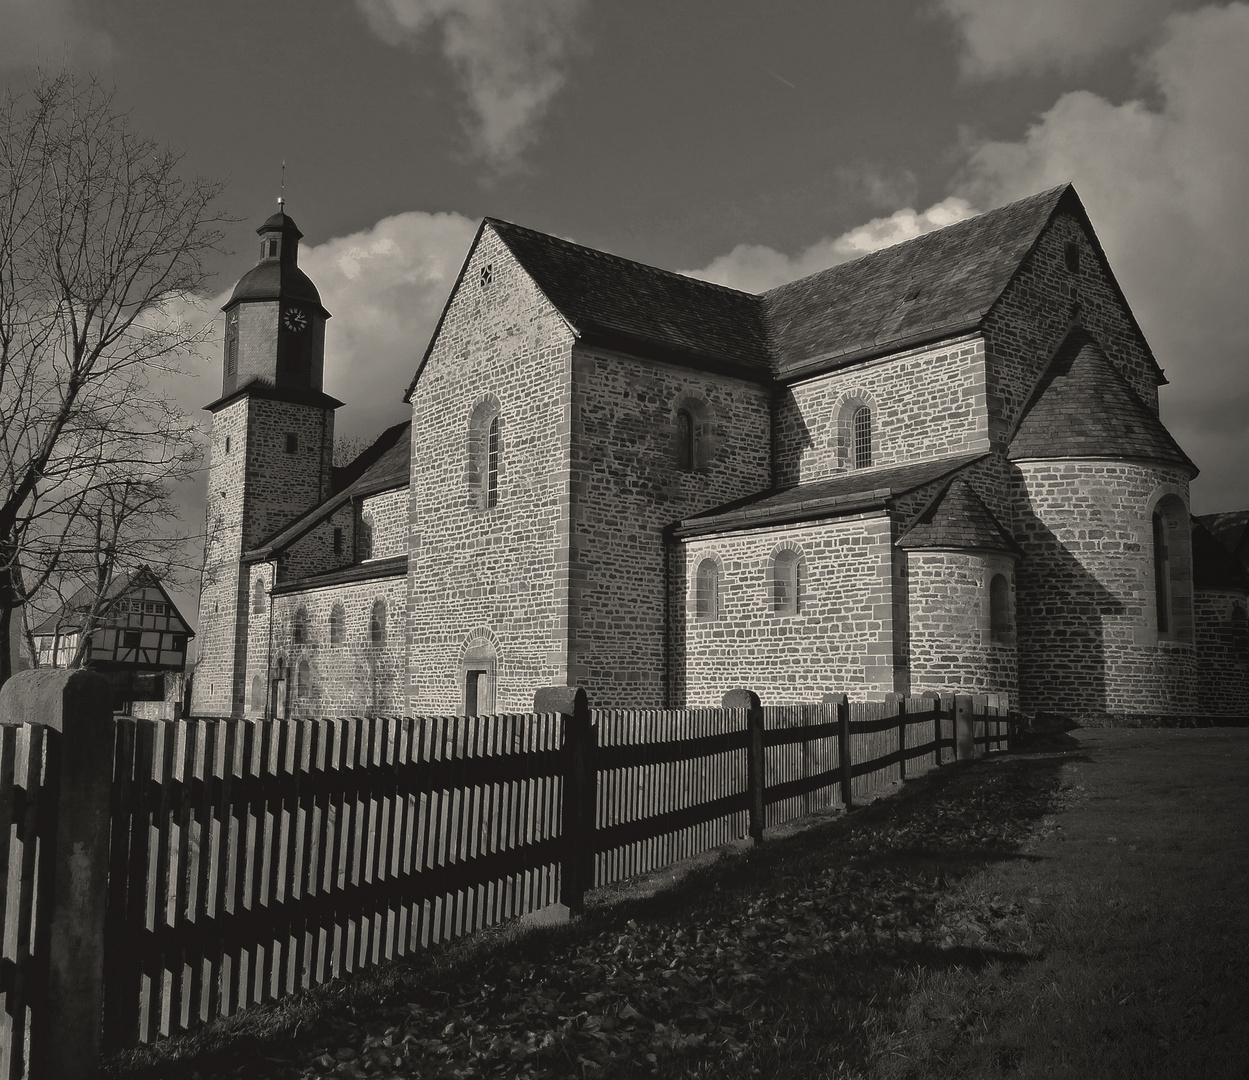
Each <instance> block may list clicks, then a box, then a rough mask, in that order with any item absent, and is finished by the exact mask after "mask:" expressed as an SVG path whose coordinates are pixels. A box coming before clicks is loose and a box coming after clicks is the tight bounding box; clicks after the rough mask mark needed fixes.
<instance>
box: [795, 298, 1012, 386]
mask: <svg viewBox="0 0 1249 1080" xmlns="http://www.w3.org/2000/svg"><path fill="white" fill-rule="evenodd" d="M986 313H987V312H985V313H981V314H979V315H976V316H974V317H972V316H967V317H965V318H961V319H958V320H956V321H955V322H951V323H946V324H945V325H943V326H939V327H936V328H933V329H930V330H924V331H922V332H920V333H916V334H910V335H908V336H907V337H903V338H881V339H878V340H877V341H874V342H873V343H872V344H871V345H866V346H863V347H861V348H858V349H847V350H843V351H842V352H835V353H828V354H825V355H822V356H819V357H816V358H814V359H810V360H804V361H802V363H800V364H796V365H794V366H793V367H781V369H780V373H779V374H778V376H777V379H778V381H780V382H782V383H790V382H797V381H798V380H799V379H805V378H808V377H809V376H811V375H818V374H821V373H822V372H825V371H836V370H838V369H840V368H844V367H849V366H850V365H852V364H859V363H862V362H864V361H866V360H875V359H877V358H878V357H881V356H887V355H889V354H890V353H896V352H902V351H903V350H907V349H920V348H923V347H924V346H925V345H935V344H936V343H937V342H939V341H946V340H949V339H950V338H956V337H964V336H966V335H968V334H973V333H975V332H976V331H978V330H980V329H981V328H982V327H983V325H984V315H985V314H986ZM778 366H779V365H778Z"/></svg>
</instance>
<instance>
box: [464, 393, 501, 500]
mask: <svg viewBox="0 0 1249 1080" xmlns="http://www.w3.org/2000/svg"><path fill="white" fill-rule="evenodd" d="M502 466H503V421H502V418H501V414H500V412H499V401H498V399H497V398H495V397H494V396H493V395H491V396H490V397H487V398H486V399H485V400H484V401H480V402H478V403H477V406H476V408H474V409H473V411H472V413H471V414H470V415H469V418H468V470H467V474H466V476H467V480H468V492H469V505H471V506H472V507H473V508H474V509H476V510H492V509H493V508H494V507H496V506H498V505H499V481H500V479H501V473H502Z"/></svg>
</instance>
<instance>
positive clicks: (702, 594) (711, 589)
mask: <svg viewBox="0 0 1249 1080" xmlns="http://www.w3.org/2000/svg"><path fill="white" fill-rule="evenodd" d="M694 617H695V618H696V619H697V620H698V621H699V622H714V621H715V620H716V619H718V618H719V617H720V567H719V565H718V564H717V563H716V561H715V559H704V560H703V561H702V562H701V563H699V564H698V574H697V576H696V577H695V579H694Z"/></svg>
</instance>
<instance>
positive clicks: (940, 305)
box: [764, 184, 1079, 376]
mask: <svg viewBox="0 0 1249 1080" xmlns="http://www.w3.org/2000/svg"><path fill="white" fill-rule="evenodd" d="M1064 198H1067V199H1068V200H1070V201H1071V202H1072V203H1073V204H1074V205H1075V206H1076V207H1078V206H1079V199H1078V198H1076V196H1075V190H1074V189H1073V188H1072V187H1071V185H1070V184H1064V185H1063V186H1061V187H1056V188H1051V189H1050V190H1049V191H1043V192H1041V193H1040V194H1039V195H1033V196H1031V197H1030V198H1027V199H1022V200H1020V201H1019V202H1015V203H1011V204H1010V205H1009V206H1003V207H1000V208H999V209H997V210H990V211H989V212H988V213H985V214H980V215H979V216H978V217H974V218H968V219H967V220H965V221H960V222H957V223H956V224H954V225H948V226H946V227H945V228H944V229H937V230H935V231H934V232H930V233H926V234H925V235H923V236H919V237H916V238H915V239H913V240H908V241H906V242H904V243H901V244H895V245H894V246H893V247H887V248H882V249H881V250H880V251H873V252H871V253H870V254H868V255H864V256H863V257H862V258H859V259H855V260H854V261H853V262H847V263H841V264H840V265H838V266H834V267H831V268H830V269H828V270H823V271H821V272H819V273H817V274H812V275H811V276H810V277H806V278H803V279H802V280H800V281H794V282H790V283H789V284H788V285H781V286H779V287H778V288H775V289H773V290H771V292H768V293H765V294H764V302H765V306H766V318H767V326H768V335H769V339H770V341H771V345H772V352H773V357H774V363H775V365H776V369H777V373H778V375H781V376H784V375H789V374H795V373H797V372H799V371H801V370H803V369H805V368H809V367H812V366H814V365H817V364H818V362H819V361H831V362H833V363H835V362H836V361H838V360H842V361H849V360H850V359H853V358H855V357H857V356H858V355H860V354H863V353H865V352H866V353H869V354H870V353H871V352H875V351H884V350H885V349H889V348H897V347H899V343H901V342H908V341H912V340H914V341H916V342H917V343H918V341H919V340H924V339H929V340H931V339H935V338H939V337H945V336H950V335H953V334H955V333H958V332H965V331H968V330H970V329H973V328H974V327H975V326H976V325H978V324H979V322H980V320H981V319H983V318H984V316H985V315H986V314H987V313H988V311H989V309H990V308H991V307H992V306H993V304H994V302H995V301H996V300H997V298H998V297H999V296H1001V295H1002V293H1003V292H1004V291H1005V289H1006V286H1007V285H1008V284H1009V283H1010V280H1011V278H1012V277H1013V276H1014V274H1015V271H1016V270H1018V269H1019V266H1020V264H1021V263H1022V262H1023V260H1024V259H1025V258H1026V257H1027V255H1028V253H1029V252H1030V251H1031V250H1032V247H1033V245H1034V244H1035V243H1036V240H1037V237H1038V236H1040V234H1041V231H1042V230H1043V229H1044V228H1045V226H1046V225H1047V224H1048V223H1049V221H1050V218H1051V217H1053V215H1054V214H1055V212H1056V211H1057V210H1058V209H1059V205H1060V203H1061V202H1062V201H1063V200H1064ZM818 366H821V367H822V366H825V365H824V364H818Z"/></svg>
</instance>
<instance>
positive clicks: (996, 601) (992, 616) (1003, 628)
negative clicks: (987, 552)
mask: <svg viewBox="0 0 1249 1080" xmlns="http://www.w3.org/2000/svg"><path fill="white" fill-rule="evenodd" d="M1010 633H1011V618H1010V582H1009V581H1007V580H1006V575H1005V574H994V575H993V577H992V579H991V580H990V581H989V640H990V641H994V642H998V643H1006V642H1009V641H1010Z"/></svg>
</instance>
